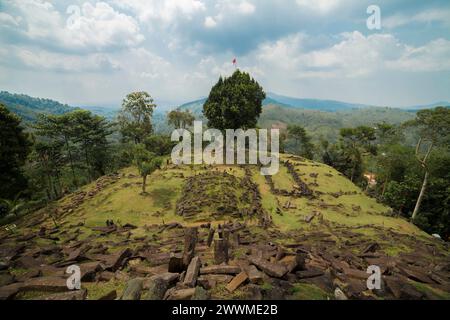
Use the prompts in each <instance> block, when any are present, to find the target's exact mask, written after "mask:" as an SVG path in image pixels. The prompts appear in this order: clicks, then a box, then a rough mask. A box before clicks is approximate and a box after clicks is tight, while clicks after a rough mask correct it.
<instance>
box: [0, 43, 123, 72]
mask: <svg viewBox="0 0 450 320" xmlns="http://www.w3.org/2000/svg"><path fill="white" fill-rule="evenodd" d="M8 51H9V52H10V53H12V55H13V57H14V58H12V57H11V56H6V57H5V56H1V55H0V61H1V62H2V64H5V65H8V64H10V63H11V62H12V61H14V60H16V61H18V62H19V63H20V64H21V65H22V66H25V67H27V68H30V69H38V70H47V71H64V72H71V73H80V72H99V71H101V72H104V71H108V70H118V69H119V65H118V63H117V62H115V61H114V60H113V59H111V58H110V57H109V56H108V55H106V54H102V53H93V54H88V55H84V56H80V55H70V54H62V53H52V52H48V51H45V50H40V49H36V48H33V49H32V50H30V49H24V48H20V47H9V48H8ZM2 60H3V61H2Z"/></svg>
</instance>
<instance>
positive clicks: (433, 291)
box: [410, 281, 450, 300]
mask: <svg viewBox="0 0 450 320" xmlns="http://www.w3.org/2000/svg"><path fill="white" fill-rule="evenodd" d="M410 283H411V284H412V285H413V286H414V287H416V289H417V290H419V291H420V292H422V293H424V294H430V295H431V296H432V297H434V298H435V299H438V300H450V292H445V291H442V290H440V289H438V288H433V287H431V286H429V285H426V284H424V283H419V282H415V281H410Z"/></svg>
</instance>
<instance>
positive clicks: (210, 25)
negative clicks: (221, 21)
mask: <svg viewBox="0 0 450 320" xmlns="http://www.w3.org/2000/svg"><path fill="white" fill-rule="evenodd" d="M204 25H205V27H206V28H214V27H215V26H216V25H217V22H216V20H214V18H213V17H209V16H208V17H206V18H205V22H204Z"/></svg>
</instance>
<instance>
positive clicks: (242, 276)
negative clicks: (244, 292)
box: [225, 271, 248, 292]
mask: <svg viewBox="0 0 450 320" xmlns="http://www.w3.org/2000/svg"><path fill="white" fill-rule="evenodd" d="M247 280H248V276H247V273H246V272H245V271H242V272H241V273H239V274H238V275H237V276H235V277H234V278H233V280H231V282H230V283H228V284H227V286H226V287H225V288H226V289H227V290H228V291H229V292H233V291H234V290H236V289H237V288H239V286H240V285H241V284H243V283H244V282H245V281H247Z"/></svg>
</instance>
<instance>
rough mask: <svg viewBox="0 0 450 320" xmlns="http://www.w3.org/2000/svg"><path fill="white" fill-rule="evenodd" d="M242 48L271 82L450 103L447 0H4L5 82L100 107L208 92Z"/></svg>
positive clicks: (333, 94) (322, 93)
mask: <svg viewBox="0 0 450 320" xmlns="http://www.w3.org/2000/svg"><path fill="white" fill-rule="evenodd" d="M370 5H376V6H378V8H379V9H380V18H381V19H380V22H381V25H380V26H381V28H380V29H372V30H369V28H368V27H367V23H366V21H367V19H368V18H369V17H370V16H371V14H372V13H373V12H370V13H367V9H368V7H369V6H370ZM235 57H236V59H237V66H238V67H239V68H240V69H241V70H245V71H247V72H249V73H250V74H251V75H252V76H253V77H254V78H255V79H256V80H257V81H258V82H259V83H260V84H261V85H262V86H263V88H264V89H265V90H266V92H275V93H278V94H282V95H287V96H292V97H300V98H316V99H333V100H341V101H346V102H354V103H364V104H371V105H379V106H394V107H399V106H410V105H419V104H427V103H433V102H437V101H450V1H448V0H427V1H422V0H371V1H365V0H283V1H282V0H217V1H212V0H164V1H163V0H127V1H122V0H103V1H76V0H69V1H67V0H61V1H45V0H0V90H7V91H10V92H14V93H25V94H29V95H31V96H37V97H45V98H52V99H55V100H58V101H61V102H64V103H68V104H71V105H96V106H103V105H104V106H119V105H120V103H121V101H122V99H123V98H124V97H125V95H126V94H127V93H129V92H132V91H141V90H144V91H147V92H149V93H150V94H151V95H152V97H153V98H154V99H155V100H156V101H157V102H158V103H160V104H161V105H178V104H179V103H183V102H188V101H191V100H195V99H197V98H200V97H204V96H207V95H208V93H209V90H210V88H211V86H213V85H214V84H215V83H216V82H217V80H218V78H219V77H220V76H221V75H222V76H229V75H231V74H232V72H233V71H234V70H235V66H234V65H233V63H232V60H233V58H235Z"/></svg>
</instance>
